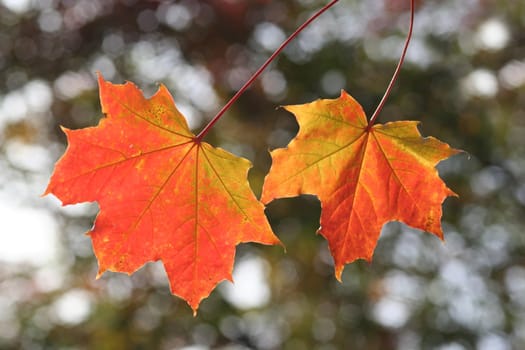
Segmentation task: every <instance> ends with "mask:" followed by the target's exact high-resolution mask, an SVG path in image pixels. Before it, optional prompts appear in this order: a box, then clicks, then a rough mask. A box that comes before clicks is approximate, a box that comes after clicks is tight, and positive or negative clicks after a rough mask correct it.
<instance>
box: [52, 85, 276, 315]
mask: <svg viewBox="0 0 525 350" xmlns="http://www.w3.org/2000/svg"><path fill="white" fill-rule="evenodd" d="M99 86H100V101H101V105H102V111H103V112H104V113H105V114H106V118H103V119H101V121H100V123H99V124H98V126H96V127H89V128H85V129H80V130H68V129H65V128H64V129H63V130H64V132H65V133H66V135H67V138H68V143H69V145H68V148H67V150H66V152H65V154H64V155H63V156H62V158H61V159H60V160H59V161H58V162H57V165H56V168H55V171H54V173H53V175H52V176H51V180H50V182H49V185H48V187H47V189H46V191H45V194H48V193H53V194H54V195H55V196H57V197H58V198H59V199H60V200H61V201H62V204H63V205H66V204H73V203H79V202H88V201H97V202H98V204H99V206H100V213H99V214H98V216H97V218H96V221H95V225H94V228H93V229H92V230H91V231H90V232H88V234H89V235H90V236H91V239H92V241H93V248H94V251H95V255H96V256H97V259H98V263H99V274H98V275H99V276H100V275H101V274H102V273H103V272H104V271H106V270H111V271H116V272H125V273H128V274H131V273H133V272H135V271H136V270H137V269H139V268H140V267H141V266H143V265H144V264H145V263H146V262H148V261H157V260H161V261H162V262H163V264H164V267H165V269H166V272H167V275H168V278H169V281H170V287H171V291H172V293H173V294H176V295H178V296H180V297H181V298H183V299H185V300H186V301H187V302H188V304H189V305H190V306H191V307H192V309H193V310H194V313H195V312H196V310H197V308H198V305H199V303H200V301H201V300H202V299H203V298H205V297H207V296H208V295H209V293H210V292H211V290H212V289H213V288H214V287H215V286H216V285H217V283H219V282H220V281H222V280H224V279H227V280H230V281H231V280H232V274H231V272H232V267H233V261H234V256H235V246H236V245H237V244H239V243H241V242H258V243H263V244H276V243H279V240H278V238H277V237H276V236H275V235H274V234H273V232H272V230H271V228H270V225H269V224H268V221H267V219H266V216H265V215H264V206H263V205H262V204H261V203H260V202H259V201H258V200H257V199H256V198H255V196H254V194H253V192H252V191H251V189H250V187H249V184H248V181H247V173H248V170H249V168H250V166H251V164H250V162H249V161H248V160H246V159H243V158H239V157H236V156H234V155H232V154H230V153H228V152H226V151H224V150H222V149H219V148H214V147H212V146H210V145H209V144H207V143H204V142H200V141H198V140H197V139H196V138H195V136H194V135H193V134H192V133H191V131H190V130H189V128H188V125H187V123H186V120H185V118H184V117H183V116H182V114H181V113H180V112H179V111H178V110H177V108H176V107H175V104H174V102H173V99H172V97H171V95H170V94H169V92H168V90H167V89H166V88H165V87H164V86H160V88H159V90H158V92H157V93H156V94H155V95H154V96H153V97H151V98H150V99H145V98H144V96H143V95H142V93H141V91H140V90H139V89H138V88H137V87H136V86H135V85H133V84H132V83H129V82H128V83H126V84H124V85H113V84H111V83H109V82H106V81H105V80H104V79H103V78H102V77H101V76H100V77H99Z"/></svg>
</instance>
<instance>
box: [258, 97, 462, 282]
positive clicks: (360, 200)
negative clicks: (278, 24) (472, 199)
mask: <svg viewBox="0 0 525 350" xmlns="http://www.w3.org/2000/svg"><path fill="white" fill-rule="evenodd" d="M285 109H286V110H288V111H289V112H291V113H293V114H294V115H295V117H296V119H297V122H298V123H299V132H298V134H297V136H296V137H295V139H293V140H292V141H291V142H290V144H289V145H288V147H287V148H285V149H276V150H274V151H272V152H271V156H272V167H271V168H270V172H269V174H268V175H267V177H266V179H265V183H264V186H263V193H262V197H261V200H262V202H263V203H265V204H266V203H269V202H271V201H272V200H274V199H275V198H283V197H294V196H298V195H300V194H312V195H317V196H318V198H319V200H320V202H321V208H322V210H321V219H320V221H321V227H320V228H319V231H318V232H319V233H320V234H321V235H323V236H324V237H325V238H326V239H327V240H328V243H329V247H330V251H331V253H332V256H333V257H334V262H335V275H336V277H337V279H338V280H341V274H342V271H343V268H344V265H345V264H346V263H350V262H352V261H354V260H356V259H360V258H361V259H366V260H368V261H370V260H371V259H372V255H373V252H374V249H375V246H376V244H377V240H378V238H379V234H380V231H381V228H382V226H383V225H384V224H385V223H386V222H388V221H393V220H397V221H402V222H404V223H405V224H407V225H409V226H412V227H414V228H418V229H421V230H423V231H427V232H431V233H433V234H435V235H436V236H438V237H440V238H443V232H442V229H441V222H440V221H441V214H442V212H441V204H442V203H443V201H444V200H445V198H446V197H448V196H455V195H456V194H455V193H454V192H452V191H451V190H450V189H449V188H447V186H446V185H445V184H444V183H443V181H442V180H441V179H440V178H439V175H438V173H437V170H436V169H435V165H436V164H437V163H438V162H439V161H441V160H443V159H445V158H448V157H450V156H451V155H453V154H456V153H457V152H459V151H458V150H454V149H452V148H450V147H449V146H448V145H447V144H445V143H442V142H440V141H438V140H437V139H435V138H433V137H427V138H422V137H421V135H420V134H419V131H418V130H417V124H418V123H417V122H414V121H400V122H392V123H387V124H385V125H381V124H377V125H374V126H373V127H372V128H370V130H369V131H368V130H367V125H368V122H367V119H366V116H365V113H364V111H363V109H362V107H361V106H360V105H359V103H358V102H357V101H355V100H354V99H353V98H352V97H351V96H350V95H348V94H347V93H346V92H344V91H342V92H341V96H340V97H339V98H337V99H333V100H317V101H314V102H312V103H307V104H303V105H293V106H286V107H285Z"/></svg>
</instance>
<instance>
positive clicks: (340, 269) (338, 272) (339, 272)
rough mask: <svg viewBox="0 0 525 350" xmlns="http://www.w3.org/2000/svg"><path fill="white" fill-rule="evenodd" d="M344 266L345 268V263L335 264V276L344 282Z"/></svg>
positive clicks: (340, 281)
mask: <svg viewBox="0 0 525 350" xmlns="http://www.w3.org/2000/svg"><path fill="white" fill-rule="evenodd" d="M344 268H345V265H344V264H337V265H336V266H335V278H336V279H337V281H338V282H339V283H343V280H342V279H341V276H342V275H343V270H344Z"/></svg>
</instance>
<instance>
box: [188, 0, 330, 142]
mask: <svg viewBox="0 0 525 350" xmlns="http://www.w3.org/2000/svg"><path fill="white" fill-rule="evenodd" d="M338 1H339V0H332V1H330V2H329V3H328V4H326V5H325V6H323V7H322V8H321V9H320V10H318V11H317V12H316V13H314V14H313V15H312V17H310V18H309V19H308V20H306V21H305V22H304V23H303V24H301V26H299V28H297V29H296V30H295V32H293V33H292V34H291V35H290V36H289V37H288V38H287V39H286V40H285V41H284V42H283V43H282V44H281V46H279V48H277V50H275V52H274V53H273V54H272V55H271V56H270V57H269V58H268V59H267V60H266V62H264V63H263V65H262V66H261V67H260V68H259V69H258V70H257V71H256V72H255V73H253V75H252V76H251V77H250V79H248V81H247V82H246V83H244V85H243V86H242V87H241V88H240V89H239V91H237V93H236V94H235V95H233V97H232V98H231V99H230V100H229V101H228V102H227V103H226V104H225V105H224V107H222V108H221V110H220V111H219V112H218V113H217V114H216V115H215V117H213V119H212V120H211V121H210V122H209V123H208V124H207V125H206V126H205V127H204V129H202V131H201V132H200V133H199V134H198V135H197V136H196V137H195V138H194V141H195V142H200V141H201V140H202V139H203V138H204V136H206V134H207V133H208V131H209V130H210V129H211V128H212V127H213V126H214V125H215V123H217V121H218V120H219V119H220V118H221V117H222V116H223V115H224V113H226V111H227V110H228V109H229V108H230V107H231V105H232V104H234V103H235V101H237V99H238V98H239V97H240V96H241V95H242V94H243V93H244V92H245V91H246V90H247V89H248V88H249V87H250V85H251V84H252V83H253V82H254V81H255V79H257V78H258V77H259V75H261V73H262V72H263V71H264V70H265V69H266V67H268V65H269V64H270V63H271V62H272V61H273V60H274V59H275V57H277V55H279V54H280V53H281V51H283V50H284V48H285V47H286V46H287V45H288V44H289V43H290V42H291V41H292V40H293V39H294V38H295V37H296V36H297V35H299V33H301V32H302V31H303V29H304V28H306V27H307V26H308V25H309V24H310V23H312V22H313V21H314V20H315V19H316V18H317V17H319V16H320V15H322V14H323V13H324V12H325V11H326V10H328V9H329V8H330V7H332V6H333V5H335V4H336V3H337V2H338Z"/></svg>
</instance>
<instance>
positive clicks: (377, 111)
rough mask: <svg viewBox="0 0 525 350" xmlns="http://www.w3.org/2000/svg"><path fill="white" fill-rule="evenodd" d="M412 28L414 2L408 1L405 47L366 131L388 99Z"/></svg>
mask: <svg viewBox="0 0 525 350" xmlns="http://www.w3.org/2000/svg"><path fill="white" fill-rule="evenodd" d="M413 27H414V0H410V27H409V28H408V34H407V38H406V40H405V46H404V47H403V52H402V53H401V57H400V58H399V62H398V63H397V67H396V70H395V71H394V75H392V79H391V80H390V83H389V84H388V87H387V88H386V91H385V94H384V95H383V98H382V99H381V101H380V102H379V105H377V108H376V110H375V111H374V113H373V114H372V117H371V118H370V121H369V122H368V126H367V127H366V131H370V129H371V128H372V126H373V125H374V122H375V121H376V119H377V116H378V115H379V113H381V110H382V109H383V106H384V105H385V102H386V100H387V99H388V96H389V95H390V92H391V91H392V87H393V86H394V83H395V82H396V80H397V77H398V75H399V71H400V70H401V66H402V65H403V62H404V61H405V55H406V53H407V49H408V44H409V43H410V38H411V37H412V28H413Z"/></svg>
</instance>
